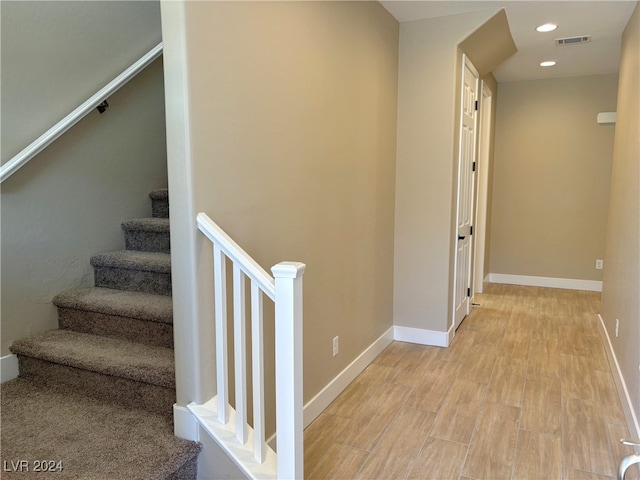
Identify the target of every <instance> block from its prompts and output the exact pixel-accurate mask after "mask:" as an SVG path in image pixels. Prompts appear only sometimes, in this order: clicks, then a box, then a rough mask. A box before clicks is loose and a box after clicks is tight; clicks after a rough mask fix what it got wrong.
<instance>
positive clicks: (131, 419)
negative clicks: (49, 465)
mask: <svg viewBox="0 0 640 480" xmlns="http://www.w3.org/2000/svg"><path fill="white" fill-rule="evenodd" d="M0 397H1V408H2V433H1V435H2V460H4V461H7V462H10V461H11V460H14V461H17V460H19V459H25V460H30V461H31V463H30V467H31V471H29V473H24V472H23V473H19V472H15V473H14V472H10V471H9V472H7V471H5V472H3V473H2V478H3V479H5V478H6V479H14V478H15V479H22V478H27V477H28V478H42V479H52V478H61V479H62V478H64V479H67V480H69V479H74V480H75V479H78V480H80V479H83V480H107V479H109V480H125V479H127V480H129V479H130V480H167V479H176V480H178V479H179V480H187V479H189V480H195V475H194V470H195V462H196V461H197V455H198V453H199V451H200V449H201V445H200V444H198V443H195V442H190V441H188V440H184V439H180V438H178V437H175V436H174V435H173V426H172V424H171V418H170V417H167V416H166V415H159V414H155V413H151V412H148V411H145V410H140V409H135V408H123V407H122V406H119V405H114V404H110V403H107V402H104V401H101V400H98V399H94V398H91V397H87V396H84V395H83V394H82V392H80V393H77V392H62V391H60V390H57V389H52V388H48V387H43V386H41V385H36V384H34V383H32V382H30V381H28V380H25V379H20V378H18V379H15V380H11V381H9V382H6V383H3V384H2V386H1V387H0ZM34 420H35V421H34ZM34 460H55V461H60V462H62V467H63V471H62V472H57V471H54V472H50V473H34V472H33V466H34V465H33V461H34ZM9 465H10V463H9ZM190 465H193V468H185V467H189V466H190ZM187 471H191V472H193V473H192V474H191V475H176V473H175V472H187Z"/></svg>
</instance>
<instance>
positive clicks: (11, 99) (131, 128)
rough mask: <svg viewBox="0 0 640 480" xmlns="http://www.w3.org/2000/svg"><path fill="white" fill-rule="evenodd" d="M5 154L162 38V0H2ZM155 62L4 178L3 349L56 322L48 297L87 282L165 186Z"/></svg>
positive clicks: (160, 84) (159, 65)
mask: <svg viewBox="0 0 640 480" xmlns="http://www.w3.org/2000/svg"><path fill="white" fill-rule="evenodd" d="M0 8H1V22H2V28H1V32H2V33H1V34H2V38H1V40H2V56H1V60H2V65H1V67H2V68H1V71H2V73H1V75H2V78H1V80H2V81H1V84H2V92H1V93H2V108H1V112H0V114H1V119H2V122H1V128H2V135H1V136H2V143H1V145H2V151H1V155H2V160H3V161H4V160H7V159H9V158H10V157H12V156H13V155H14V154H15V153H17V152H18V151H19V150H21V149H22V148H23V147H24V146H26V145H27V144H28V143H29V142H30V141H32V140H33V139H35V138H36V137H37V136H39V135H40V134H41V133H43V132H44V131H45V130H47V129H48V128H49V127H51V126H52V125H53V124H54V123H55V122H57V121H58V120H59V119H60V118H61V117H62V116H64V115H66V114H67V113H68V112H70V111H71V110H73V109H74V108H76V107H77V106H78V105H79V104H80V103H82V102H83V101H84V100H86V99H87V98H88V97H89V96H90V95H92V94H93V93H95V91H97V90H98V89H99V88H101V87H102V86H104V85H105V84H106V83H107V82H108V81H110V80H111V79H113V78H114V77H115V76H116V75H117V74H119V73H120V72H121V71H122V70H124V69H125V68H126V67H127V66H128V65H129V64H131V63H132V62H133V61H135V60H136V59H137V58H139V57H140V56H141V55H142V54H144V53H145V52H146V51H147V50H148V49H150V48H151V47H152V46H154V45H155V44H157V42H158V41H160V38H161V35H160V34H161V28H160V16H159V13H160V9H159V2H5V1H3V2H1V4H0ZM163 97H164V86H163V76H162V60H157V61H155V62H154V63H153V64H152V65H151V66H150V67H148V68H147V70H145V71H144V72H143V73H141V74H140V75H139V76H138V77H136V78H135V79H134V80H132V81H131V82H130V83H129V84H127V85H126V86H125V87H124V88H123V89H122V90H120V91H119V92H117V93H116V94H115V95H113V96H112V97H111V98H109V103H110V105H111V107H110V108H109V109H108V110H107V112H106V113H104V114H102V115H100V114H99V113H98V112H97V111H93V112H91V113H90V114H89V115H88V116H87V117H85V119H83V120H82V121H81V122H80V123H78V124H77V125H76V126H74V127H73V128H72V129H71V130H69V131H68V132H67V133H66V134H64V135H63V136H62V137H60V138H59V139H58V140H57V141H56V142H54V143H53V144H52V145H51V146H50V147H48V148H47V149H46V150H44V151H43V152H42V153H40V154H39V155H37V156H36V157H35V158H34V159H32V160H31V161H30V162H29V163H28V164H27V165H26V166H24V167H23V168H22V169H21V170H19V171H18V172H17V173H15V174H14V175H13V176H11V177H9V178H8V179H7V180H5V182H3V184H2V187H1V192H2V193H1V196H0V213H1V217H0V218H1V222H2V223H1V227H2V228H1V247H2V248H1V266H2V272H1V273H2V275H1V282H2V283H1V288H0V290H1V292H2V297H1V309H0V315H1V325H2V330H1V349H0V354H1V355H7V354H8V353H9V345H10V344H11V342H12V341H14V340H16V339H18V338H21V337H24V336H27V335H30V334H34V333H37V332H40V331H43V330H47V329H52V328H56V327H57V312H56V309H55V307H54V306H53V304H52V303H51V299H52V298H53V296H54V295H55V294H57V293H59V292H60V291H62V290H65V289H68V288H72V287H76V286H80V285H90V284H92V281H93V280H92V279H93V272H92V269H91V266H90V265H89V258H90V256H91V255H93V254H95V253H98V252H100V251H106V250H115V249H118V248H123V247H124V241H123V237H122V231H121V229H120V222H122V221H123V220H125V219H127V218H130V217H136V216H143V215H149V214H150V213H151V209H150V203H149V199H148V197H147V194H148V192H149V191H150V190H151V189H153V188H158V187H163V186H164V187H166V185H167V172H166V145H165V126H164V101H163Z"/></svg>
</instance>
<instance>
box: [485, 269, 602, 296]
mask: <svg viewBox="0 0 640 480" xmlns="http://www.w3.org/2000/svg"><path fill="white" fill-rule="evenodd" d="M489 282H491V283H506V284H508V285H526V286H530V287H549V288H565V289H568V290H588V291H591V292H601V291H602V282H600V281H597V280H578V279H574V278H553V277H532V276H528V275H509V274H506V273H490V274H489Z"/></svg>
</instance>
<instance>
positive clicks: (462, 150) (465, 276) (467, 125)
mask: <svg viewBox="0 0 640 480" xmlns="http://www.w3.org/2000/svg"><path fill="white" fill-rule="evenodd" d="M462 63H463V74H462V95H461V111H460V143H459V158H458V200H457V213H456V235H455V239H454V241H455V266H454V305H453V311H454V313H453V327H454V330H455V329H456V328H458V326H459V325H460V323H461V322H462V320H463V319H464V317H465V316H466V315H468V313H469V308H470V304H471V302H470V296H471V249H472V246H473V242H472V237H471V236H472V222H473V217H474V215H473V190H474V171H475V159H476V130H477V125H476V123H477V108H478V103H477V100H478V97H477V92H478V72H477V71H476V69H475V68H474V67H473V65H472V64H471V62H470V61H469V59H468V58H467V57H466V55H463V57H462Z"/></svg>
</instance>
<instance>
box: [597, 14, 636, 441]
mask: <svg viewBox="0 0 640 480" xmlns="http://www.w3.org/2000/svg"><path fill="white" fill-rule="evenodd" d="M639 59H640V7H638V6H636V9H635V11H634V13H633V15H632V16H631V19H630V20H629V23H628V24H627V27H626V29H625V31H624V34H623V37H622V57H621V64H620V83H619V85H618V109H617V112H618V118H617V122H616V127H615V130H616V131H615V143H614V153H613V169H612V174H611V199H610V202H609V223H608V228H607V243H606V255H605V261H606V264H605V267H606V268H605V271H604V287H603V291H602V318H603V320H604V323H605V326H606V328H607V331H608V332H609V337H610V338H611V342H612V344H613V349H614V351H615V354H616V357H617V359H618V363H619V364H620V370H621V372H622V376H623V377H624V380H625V383H626V385H627V389H628V391H629V396H630V399H631V403H632V405H633V409H634V410H635V415H636V418H640V374H639V373H638V368H640V348H638V347H639V346H640V300H639V299H638V292H640V134H639V132H640V113H639V112H640V110H639V109H638V106H640V94H639V92H638V85H640V61H639ZM616 319H619V320H620V331H619V337H617V338H616V336H615V321H616ZM636 422H637V420H636ZM637 428H638V424H637V423H636V429H637ZM631 434H632V435H633V436H638V435H640V430H636V432H633V431H632V432H631Z"/></svg>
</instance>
